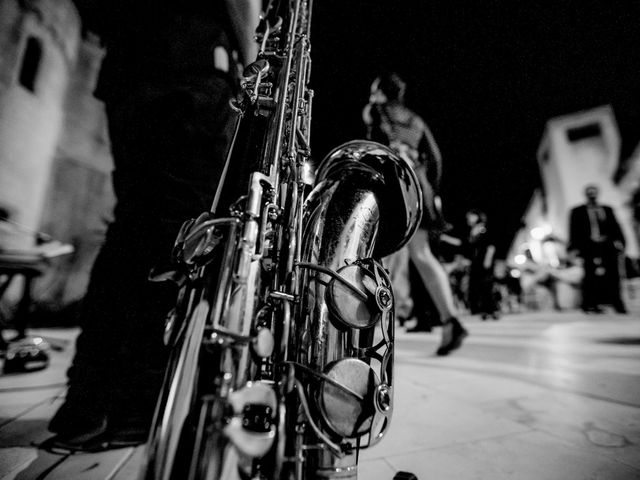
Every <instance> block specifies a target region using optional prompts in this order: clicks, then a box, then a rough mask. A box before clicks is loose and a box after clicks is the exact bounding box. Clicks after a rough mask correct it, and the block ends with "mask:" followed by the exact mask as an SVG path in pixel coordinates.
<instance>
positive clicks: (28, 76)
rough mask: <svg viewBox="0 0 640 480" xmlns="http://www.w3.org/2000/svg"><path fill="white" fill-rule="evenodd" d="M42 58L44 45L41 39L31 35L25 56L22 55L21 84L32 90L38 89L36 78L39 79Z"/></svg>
mask: <svg viewBox="0 0 640 480" xmlns="http://www.w3.org/2000/svg"><path fill="white" fill-rule="evenodd" d="M41 59H42V45H41V43H40V40H38V39H37V38H35V37H29V38H28V39H27V46H26V48H25V50H24V56H23V57H22V67H21V68H20V77H19V80H20V85H22V86H23V87H24V88H26V89H27V90H29V91H31V92H35V91H36V80H37V79H38V70H39V68H40V60H41Z"/></svg>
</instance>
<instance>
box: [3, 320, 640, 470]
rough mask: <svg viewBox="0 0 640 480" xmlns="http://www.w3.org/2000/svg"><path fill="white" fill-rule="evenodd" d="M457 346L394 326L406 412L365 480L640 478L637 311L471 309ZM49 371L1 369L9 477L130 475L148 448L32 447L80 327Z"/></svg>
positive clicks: (399, 410) (64, 341) (364, 464)
mask: <svg viewBox="0 0 640 480" xmlns="http://www.w3.org/2000/svg"><path fill="white" fill-rule="evenodd" d="M466 324H467V327H468V328H469V330H470V332H471V335H470V337H469V338H468V339H467V341H466V342H465V344H464V346H463V348H462V349H461V350H459V351H457V352H455V353H454V354H452V355H451V356H449V357H445V358H439V357H435V356H433V353H432V352H433V351H435V349H436V347H437V343H438V332H437V331H436V332H435V333H429V334H427V333H411V334H409V333H404V331H402V330H399V331H398V333H397V345H398V347H397V353H396V385H395V389H396V390H395V407H394V408H395V410H394V416H393V421H392V426H391V430H390V432H389V434H388V436H387V438H386V439H384V440H383V441H382V442H381V443H380V444H379V445H377V446H376V447H374V448H372V449H370V450H368V451H366V452H365V453H364V454H363V455H362V458H361V467H360V474H359V478H360V479H361V480H378V479H379V480H383V479H384V480H390V479H391V478H393V475H394V474H395V473H396V472H397V471H400V470H402V471H410V472H413V473H414V474H416V475H417V477H418V478H419V479H420V480H439V479H444V480H448V479H455V480H472V479H473V480H484V479H487V480H500V479H509V480H529V479H531V480H533V479H535V480H546V479H549V480H564V479H571V480H573V479H598V480H605V479H612V480H613V479H615V480H625V479H640V318H638V317H636V316H632V315H625V316H621V315H612V314H607V315H602V316H586V315H583V314H581V313H577V312H571V313H561V314H558V313H548V312H541V313H525V314H518V315H510V316H507V317H505V318H503V319H502V320H500V321H497V322H494V321H491V322H481V321H479V320H477V319H467V320H466ZM41 333H42V334H44V335H46V336H47V337H48V338H49V339H51V340H52V341H53V342H54V343H55V344H56V345H57V346H58V347H59V348H60V350H59V351H56V352H54V355H53V362H52V365H51V366H50V367H49V368H48V369H47V370H45V371H42V372H38V373H31V374H25V375H6V376H0V417H1V418H0V479H6V480H10V479H11V480H12V479H21V480H33V479H46V480H62V479H88V480H102V479H109V480H113V479H115V480H130V479H135V478H136V472H137V467H138V464H139V461H140V456H141V455H142V449H141V448H138V449H122V450H114V451H111V452H108V453H103V454H92V455H87V454H85V455H74V456H71V457H69V456H66V457H65V456H60V455H52V454H49V453H46V452H42V451H39V450H37V449H36V448H35V447H34V446H33V445H34V443H37V442H39V441H41V440H43V439H45V438H47V436H48V435H49V434H48V433H47V432H46V421H47V420H48V418H49V416H50V415H51V414H52V413H53V412H54V411H55V408H56V407H57V405H58V404H59V402H60V398H61V396H62V395H64V369H65V367H66V365H67V363H68V361H69V359H70V357H71V355H72V342H71V341H72V338H73V336H74V334H75V332H72V331H68V330H66V331H62V330H57V331H56V330H53V331H43V332H41Z"/></svg>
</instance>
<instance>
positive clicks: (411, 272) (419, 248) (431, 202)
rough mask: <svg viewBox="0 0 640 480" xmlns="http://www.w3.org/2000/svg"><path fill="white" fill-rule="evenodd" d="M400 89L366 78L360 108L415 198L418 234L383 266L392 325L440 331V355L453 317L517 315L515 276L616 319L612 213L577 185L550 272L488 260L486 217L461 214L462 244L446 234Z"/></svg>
mask: <svg viewBox="0 0 640 480" xmlns="http://www.w3.org/2000/svg"><path fill="white" fill-rule="evenodd" d="M405 89H406V84H405V82H404V81H403V80H402V79H401V78H400V77H399V76H398V75H397V74H395V73H390V74H385V75H382V76H380V77H378V78H376V79H375V81H374V82H373V84H372V85H371V92H370V98H369V103H368V104H367V105H366V107H365V108H364V111H363V119H364V122H365V125H366V127H367V135H368V138H370V139H372V140H375V141H378V142H381V143H383V144H385V145H388V146H389V147H390V148H391V149H393V150H394V151H395V152H396V153H397V154H398V155H399V156H400V157H401V158H403V159H404V160H405V161H407V162H408V163H409V164H410V165H411V166H412V167H413V169H414V171H415V172H416V175H417V176H418V179H419V181H420V185H421V187H422V191H423V194H424V216H423V221H422V224H421V225H420V229H419V230H418V233H417V234H416V235H415V236H414V238H413V239H412V240H411V241H410V242H409V244H408V246H407V247H405V248H404V249H403V250H401V251H399V252H397V253H395V254H394V255H392V256H391V257H389V258H388V259H386V264H387V268H388V269H389V270H390V273H391V278H392V281H393V283H394V289H395V293H396V318H397V319H398V320H399V322H400V324H405V323H407V324H411V326H410V328H409V329H408V331H411V332H417V331H430V330H431V329H432V327H433V326H436V325H442V326H443V329H442V332H443V335H442V342H441V345H440V348H439V349H438V351H437V354H438V355H446V354H448V353H450V352H451V351H453V350H455V349H456V348H458V347H460V345H461V343H462V340H463V339H464V338H465V337H466V336H467V334H468V333H467V331H466V329H465V328H464V327H463V326H462V324H461V323H460V321H459V319H458V317H459V315H460V314H461V313H468V314H471V315H478V316H479V317H480V318H481V319H482V320H487V319H494V320H498V319H499V318H500V315H501V313H502V312H503V311H508V312H514V311H519V310H520V309H521V308H523V305H525V304H527V300H526V298H525V296H524V295H523V294H524V292H523V285H522V283H521V278H522V277H523V275H524V276H527V275H528V278H529V279H533V280H532V282H530V285H536V286H541V287H544V288H546V289H547V290H548V292H549V294H550V297H551V300H552V304H553V307H554V308H555V309H557V310H560V309H562V306H561V305H560V302H559V298H558V297H559V295H558V288H557V287H558V285H559V284H560V283H562V282H566V283H569V284H572V285H574V286H580V290H581V307H582V310H583V311H585V312H586V313H598V312H601V311H602V308H601V307H602V305H611V306H612V307H613V309H614V310H615V311H616V312H617V313H625V312H626V307H625V305H624V302H623V300H622V297H621V294H620V273H619V262H620V258H622V257H621V256H622V253H623V251H624V235H623V234H622V231H621V228H620V225H619V224H618V222H617V220H616V217H615V214H614V212H613V210H612V209H611V208H610V207H608V206H606V205H601V204H599V203H598V202H597V199H598V193H599V190H598V187H597V186H596V185H588V186H587V187H586V188H585V197H586V203H585V204H584V205H581V206H578V207H576V208H574V209H573V210H572V211H571V212H570V218H569V219H568V220H567V221H568V225H569V241H568V244H567V245H566V246H565V252H566V254H565V255H564V258H562V259H561V260H562V262H561V263H560V262H559V264H558V265H557V266H556V267H555V268H545V267H544V266H541V265H538V264H536V263H535V262H533V261H529V262H525V263H527V266H526V267H524V268H520V267H515V266H511V265H509V264H508V263H507V262H505V261H504V260H497V259H496V248H495V245H494V241H493V240H492V238H491V235H490V232H489V230H488V219H487V215H486V214H485V213H484V212H483V211H481V210H479V209H477V208H471V209H470V210H469V211H468V212H467V213H466V227H467V229H466V234H465V235H463V236H462V238H455V237H453V236H451V235H450V234H449V232H448V229H449V227H450V225H449V224H448V223H447V222H446V221H445V220H444V218H443V216H442V211H441V206H442V203H441V200H440V196H439V190H440V180H441V177H442V170H443V169H442V157H441V154H440V150H439V149H438V146H437V144H436V142H435V139H434V137H433V134H432V133H431V131H430V130H429V128H428V126H427V125H426V123H425V122H424V120H423V119H422V118H420V117H419V116H418V115H417V114H416V113H415V112H413V111H411V110H410V109H409V108H408V107H407V106H406V105H405V104H404V94H405ZM443 243H447V244H449V245H452V246H454V247H455V248H456V249H457V252H456V254H455V255H454V258H453V261H450V262H445V261H443V259H442V258H439V256H438V250H439V246H440V245H442V244H443ZM529 260H531V259H529ZM527 267H528V268H527ZM409 320H411V322H409Z"/></svg>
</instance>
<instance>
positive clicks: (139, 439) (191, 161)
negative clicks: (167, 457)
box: [45, 0, 260, 451]
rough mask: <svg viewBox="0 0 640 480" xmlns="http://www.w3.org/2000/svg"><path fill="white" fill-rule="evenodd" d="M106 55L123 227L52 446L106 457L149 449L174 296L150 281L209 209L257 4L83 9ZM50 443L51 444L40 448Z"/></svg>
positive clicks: (109, 241) (194, 2) (108, 4)
mask: <svg viewBox="0 0 640 480" xmlns="http://www.w3.org/2000/svg"><path fill="white" fill-rule="evenodd" d="M76 4H77V7H78V10H79V11H80V14H81V17H82V20H83V26H84V29H85V30H87V31H91V32H92V33H94V34H97V35H99V36H100V37H101V39H102V40H103V42H104V44H105V46H106V50H107V54H106V57H105V60H104V62H103V65H102V71H101V73H100V79H99V83H98V87H97V90H96V96H97V97H98V98H100V99H102V100H103V101H104V102H105V105H106V112H107V118H108V123H109V136H110V140H111V149H112V154H113V158H114V164H115V170H114V172H113V185H114V190H115V193H116V196H117V205H116V208H115V215H114V216H115V220H114V222H113V224H112V225H111V226H110V227H109V231H108V233H107V238H106V241H105V244H104V246H103V248H102V250H101V252H100V254H99V256H98V258H97V260H96V262H95V265H94V267H93V271H92V274H91V280H90V284H89V288H88V292H87V295H86V298H85V300H84V305H83V310H82V313H81V326H82V333H81V334H80V336H79V338H78V340H77V344H76V354H75V358H74V359H73V363H72V366H71V368H70V369H69V372H68V377H69V389H68V392H67V397H66V400H65V402H64V404H63V405H62V406H61V407H60V408H59V410H58V411H57V413H56V414H55V416H54V417H53V419H52V420H51V422H50V424H49V429H50V430H51V431H52V432H54V433H56V434H57V435H56V436H55V437H53V438H52V439H50V440H49V442H48V444H47V445H48V446H50V447H52V448H56V449H68V450H71V451H77V450H80V451H98V450H103V449H108V448H118V447H123V446H127V445H136V444H139V443H143V442H145V441H146V438H147V435H148V431H149V428H150V425H151V419H152V416H153V411H154V408H155V403H156V399H157V396H158V393H159V390H160V386H161V383H162V378H163V375H164V369H165V366H166V359H167V352H166V349H165V347H164V345H163V340H162V339H163V329H164V322H165V318H166V315H167V313H168V311H169V310H170V309H171V308H172V307H173V305H174V304H175V299H176V294H177V289H176V287H175V286H174V285H172V284H169V282H164V283H152V282H150V281H148V277H149V273H150V271H151V269H152V268H154V267H160V269H162V266H166V265H170V263H171V251H172V247H173V243H174V240H175V238H176V235H177V233H178V230H179V228H180V226H181V224H182V223H183V222H184V221H185V220H187V219H189V218H193V217H195V216H197V215H199V214H200V213H202V212H204V211H208V210H209V209H210V208H211V204H212V200H213V197H214V194H215V189H216V185H217V182H218V179H219V176H220V172H221V170H222V165H223V162H224V159H225V156H226V151H227V148H228V145H229V143H230V139H231V136H232V129H233V125H232V124H233V122H232V120H233V111H232V109H231V107H230V105H229V101H230V99H231V98H232V97H233V96H234V94H235V87H236V84H237V80H236V78H237V71H238V67H237V66H236V60H235V58H238V60H239V61H240V62H242V63H244V64H247V63H250V62H252V61H253V60H255V58H256V54H257V45H256V44H255V42H254V40H253V33H254V31H255V28H256V27H257V25H258V21H259V11H260V3H259V1H258V0H235V1H234V0H217V1H216V0H211V1H199V0H184V1H182V2H160V3H158V2H155V1H151V0H139V1H135V2H129V1H125V0H108V1H107V0H76ZM45 448H46V446H45Z"/></svg>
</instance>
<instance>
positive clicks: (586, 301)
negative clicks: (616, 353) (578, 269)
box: [568, 185, 626, 313]
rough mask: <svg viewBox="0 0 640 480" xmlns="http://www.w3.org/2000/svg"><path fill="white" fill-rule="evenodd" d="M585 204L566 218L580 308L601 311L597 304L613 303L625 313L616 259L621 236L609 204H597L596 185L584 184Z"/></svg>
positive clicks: (620, 248) (622, 241)
mask: <svg viewBox="0 0 640 480" xmlns="http://www.w3.org/2000/svg"><path fill="white" fill-rule="evenodd" d="M584 193H585V196H586V198H587V203H586V204H584V205H580V206H578V207H576V208H574V209H572V210H571V214H570V221H569V245H568V251H569V253H570V255H574V256H577V257H580V258H582V261H583V265H584V279H583V281H582V310H584V311H585V312H598V313H599V312H601V311H602V310H601V309H600V305H603V304H610V305H613V307H614V308H615V310H616V312H618V313H626V308H625V306H624V303H623V302H622V298H621V296H620V272H619V269H618V260H619V258H620V254H621V252H622V251H623V250H624V245H625V241H624V235H623V234H622V230H621V229H620V224H619V223H618V221H617V220H616V217H615V214H614V213H613V210H612V209H611V207H609V206H606V205H601V204H599V203H598V194H599V190H598V187H597V186H595V185H587V186H586V187H585V190H584Z"/></svg>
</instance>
